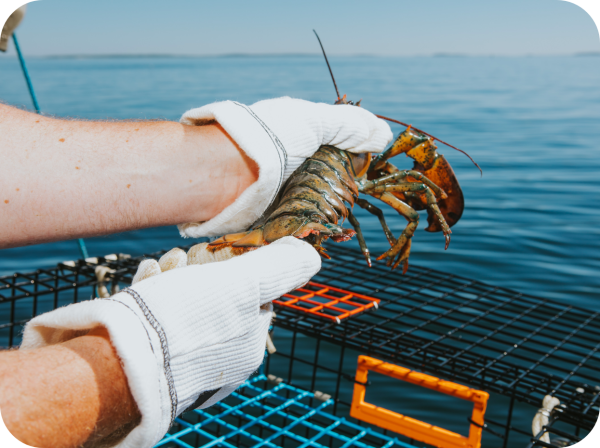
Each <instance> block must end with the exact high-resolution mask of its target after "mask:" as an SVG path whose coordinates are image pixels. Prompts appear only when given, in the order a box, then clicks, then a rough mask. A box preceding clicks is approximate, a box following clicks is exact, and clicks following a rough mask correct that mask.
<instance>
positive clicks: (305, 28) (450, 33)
mask: <svg viewBox="0 0 600 448" xmlns="http://www.w3.org/2000/svg"><path fill="white" fill-rule="evenodd" d="M313 28H316V29H317V31H318V32H319V34H320V35H321V38H322V39H323V41H324V44H325V46H326V49H327V51H328V53H330V54H332V55H351V54H374V55H388V56H403V55H431V54H437V53H453V54H454V53H459V54H467V55H498V56H500V55H554V54H572V53H579V52H599V51H600V39H599V37H598V30H597V28H596V26H595V24H594V22H593V20H592V19H591V18H590V16H588V15H587V13H586V12H585V11H583V10H582V9H580V8H579V7H578V6H576V5H574V4H571V3H567V2H562V1H559V0H418V1H412V0H411V1H408V0H396V1H391V0H390V1H388V0H385V1H383V0H381V1H370V2H367V1H364V0H363V1H353V0H347V1H340V0H331V1H324V0H321V1H313V0H303V1H302V2H289V1H288V2H285V1H272V0H268V1H267V0H265V1H262V0H254V1H241V0H229V1H220V2H216V1H204V0H169V1H164V0H163V1H158V0H118V1H117V0H102V1H99V0H84V1H82V0H41V1H37V2H34V3H30V4H29V9H28V14H27V16H26V18H25V20H24V22H23V23H22V24H21V26H20V27H19V29H18V36H19V38H20V41H21V45H22V47H23V50H24V51H25V52H26V54H27V55H30V56H31V55H72V54H91V55H97V54H149V53H154V54H156V53H160V54H165V53H167V54H185V55H215V54H228V53H250V54H265V53H266V54H270V53H316V52H317V51H318V46H317V42H316V40H315V38H314V36H313V35H312V31H311V30H312V29H313ZM13 52H14V50H13V49H12V46H11V50H10V53H13Z"/></svg>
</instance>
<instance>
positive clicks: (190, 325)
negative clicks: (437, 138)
mask: <svg viewBox="0 0 600 448" xmlns="http://www.w3.org/2000/svg"><path fill="white" fill-rule="evenodd" d="M177 251H179V253H180V254H179V255H183V259H182V258H181V256H177ZM173 255H175V256H173ZM187 258H188V259H189V260H190V261H191V262H194V259H195V258H194V255H193V251H192V250H190V252H189V254H188V256H187ZM185 265H186V256H185V253H184V252H183V251H181V250H180V249H174V250H173V251H170V252H169V253H167V254H165V256H164V257H163V258H161V261H160V268H159V266H158V264H157V263H156V261H154V260H146V261H145V262H142V264H140V268H139V270H138V274H137V275H136V278H135V280H134V285H132V286H131V287H129V288H126V289H124V290H123V291H121V292H119V293H118V294H116V295H114V296H112V297H111V298H109V299H95V300H91V301H87V302H82V303H77V304H74V305H69V306H66V307H63V308H59V309H57V310H54V311H51V312H49V313H46V314H43V315H40V316H38V317H35V318H34V319H32V320H31V321H30V322H29V323H28V324H27V326H26V327H25V332H24V335H23V343H22V345H21V349H22V350H23V349H31V348H38V347H43V346H46V345H51V344H57V343H60V342H64V341H66V340H69V339H71V338H73V337H76V336H80V335H82V334H85V330H89V329H91V328H93V327H96V326H99V325H102V326H104V327H106V329H107V330H108V332H109V334H110V340H111V343H112V345H113V346H114V348H115V350H116V352H117V354H118V355H119V357H120V359H121V361H122V365H123V371H124V372H125V374H126V375H127V381H128V384H129V388H130V389H131V393H132V395H133V397H134V399H135V401H136V403H137V406H138V408H139V410H140V412H141V414H142V420H141V423H140V424H139V425H138V426H137V427H136V428H135V429H134V430H133V431H132V432H131V433H129V435H128V436H127V437H126V438H125V439H124V440H123V441H122V442H121V443H119V445H118V446H119V447H131V448H133V447H135V448H140V447H142V448H144V447H152V446H154V445H155V444H156V443H157V442H158V441H160V439H161V438H162V437H163V435H164V434H165V433H166V432H167V430H168V429H169V427H170V426H171V423H172V422H173V419H174V418H175V417H176V416H178V415H179V414H181V413H182V412H184V411H185V410H190V409H193V408H197V407H199V406H200V407H203V408H204V407H208V406H211V405H212V404H214V403H216V402H217V401H219V400H221V399H223V398H224V397H226V396H227V395H229V394H230V393H231V392H233V391H234V390H235V389H236V388H237V387H238V386H239V385H241V384H242V383H243V382H244V381H245V380H246V379H247V378H248V376H250V375H251V374H252V373H253V372H254V371H256V369H258V367H259V366H260V364H261V363H262V361H263V357H264V353H265V343H266V338H267V334H268V328H269V325H270V322H271V317H272V306H273V305H272V304H271V301H272V300H274V299H276V298H278V297H280V296H281V295H282V294H284V293H287V292H289V291H291V290H293V289H295V288H297V287H299V286H301V285H304V284H305V283H307V282H308V281H309V279H310V278H311V277H312V276H313V275H314V274H316V273H317V272H318V270H319V269H320V267H321V259H320V257H319V255H318V254H317V252H316V251H315V250H314V249H313V248H312V247H311V246H310V245H309V244H307V243H305V242H303V241H300V240H298V239H296V238H293V237H286V238H282V239H280V240H278V241H276V242H274V243H272V244H270V245H268V246H266V247H263V248H260V249H257V250H255V251H253V252H249V253H246V254H244V255H241V256H239V257H236V258H233V259H231V260H228V261H223V262H218V263H212V264H206V265H203V266H198V265H190V266H187V267H185ZM181 266H184V267H181ZM161 268H162V269H161ZM166 269H172V270H169V271H168V272H162V273H160V272H161V271H164V270H166ZM152 273H155V274H159V275H154V276H150V277H149V278H145V279H144V280H141V281H139V282H137V283H136V282H135V281H136V280H139V279H141V278H143V277H148V276H149V275H151V274H152Z"/></svg>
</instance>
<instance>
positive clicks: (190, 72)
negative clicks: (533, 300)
mask: <svg viewBox="0 0 600 448" xmlns="http://www.w3.org/2000/svg"><path fill="white" fill-rule="evenodd" d="M28 64H29V69H30V72H31V78H32V81H33V84H34V86H35V88H36V91H37V95H38V100H39V103H40V106H41V108H42V110H43V111H44V112H45V113H47V114H52V115H57V116H68V117H75V118H85V119H111V118H113V119H126V118H142V119H143V118H164V119H169V120H177V119H178V118H179V116H180V115H181V113H182V112H184V111H185V110H187V109H189V108H192V107H197V106H200V105H203V104H206V103H210V102H213V101H219V100H225V99H232V100H237V101H240V102H243V103H246V104H251V103H253V102H255V101H258V100H261V99H265V98H272V97H278V96H284V95H289V96H292V97H298V98H304V99H307V100H311V101H323V102H332V101H333V100H334V99H335V92H334V89H333V86H332V83H331V80H330V78H329V74H328V72H327V68H326V66H325V64H324V62H323V60H322V58H321V57H317V56H315V57H308V56H305V57H291V56H290V57H253V58H250V57H228V58H128V59H123V58H104V59H36V58H30V59H29V60H28ZM331 64H332V68H333V70H334V73H335V75H336V79H337V82H338V86H339V88H340V91H341V93H346V94H347V95H348V97H349V98H350V99H354V100H358V99H361V98H362V99H363V103H362V105H363V106H364V107H365V108H367V109H369V110H371V111H372V112H375V113H379V114H382V115H386V116H390V117H394V118H397V119H399V120H401V121H404V122H408V123H412V124H413V125H415V126H416V127H418V128H421V129H423V130H425V131H427V132H429V133H431V134H433V135H435V136H437V137H439V138H441V139H443V140H446V141H448V142H450V143H452V144H453V145H455V146H458V147H459V148H461V149H463V150H465V151H467V152H468V153H469V154H470V155H471V156H472V157H473V158H474V159H475V160H476V161H477V162H478V163H479V164H480V165H481V167H482V168H483V176H482V177H481V176H480V174H479V171H478V170H477V169H476V168H475V167H474V166H473V165H472V164H471V163H470V161H469V160H468V159H467V158H466V157H465V156H463V155H462V154H460V153H458V152H456V151H454V150H452V149H451V148H448V147H445V146H443V145H440V147H439V151H440V152H442V153H444V155H445V156H446V157H447V159H448V160H449V162H450V163H451V164H452V166H453V168H454V170H455V172H456V174H457V177H458V179H459V181H460V183H461V186H462V188H463V192H464V195H465V201H466V208H465V212H464V214H463V217H462V219H461V221H460V222H459V223H458V224H457V225H456V226H454V227H453V229H452V230H453V234H452V242H451V244H450V248H449V249H448V250H447V251H444V239H443V236H442V235H441V234H430V233H427V232H425V231H423V230H422V229H423V228H424V227H425V225H424V223H425V219H424V218H425V217H423V219H422V220H421V226H420V229H419V230H417V232H416V234H415V237H414V240H413V246H412V255H411V263H413V264H419V265H427V266H430V267H432V268H435V269H439V270H442V271H447V272H453V273H456V274H459V275H462V276H466V277H471V278H475V279H478V280H481V281H485V282H488V283H492V284H496V285H501V286H503V287H508V288H513V289H516V290H518V291H521V292H525V293H529V294H534V295H539V296H543V297H546V298H551V299H554V300H558V301H561V302H564V303H569V304H573V305H577V306H580V307H585V308H588V309H590V310H599V309H600V275H599V274H598V271H599V270H600V147H599V142H600V89H599V86H600V57H594V56H589V57H529V58H527V57H520V58H509V57H496V58H493V57H412V58H409V57H405V58H375V57H345V58H341V57H340V58H336V57H332V58H331ZM0 74H1V76H0V100H2V101H4V102H6V103H9V104H14V105H19V106H25V107H29V108H30V107H31V101H30V99H29V96H28V93H27V89H26V85H25V83H24V80H23V77H22V74H21V72H20V67H19V65H18V61H17V60H16V59H14V58H8V57H0ZM393 130H394V132H395V133H398V132H399V131H401V130H402V128H401V127H399V126H397V127H396V126H394V127H393ZM394 163H396V164H397V166H399V167H400V168H407V167H410V166H412V165H411V162H410V161H409V160H408V159H406V158H404V157H399V158H396V159H394ZM379 206H380V207H382V208H383V209H384V211H385V213H386V215H387V219H388V223H389V224H390V227H391V228H392V229H393V231H394V232H395V233H396V234H399V233H400V232H401V229H403V228H404V226H405V220H404V219H403V218H401V217H399V216H398V215H397V214H396V213H395V212H394V211H393V210H391V209H389V208H387V207H385V206H383V204H380V205H379ZM357 216H358V218H359V220H360V221H361V224H362V228H363V231H364V232H365V237H366V239H367V243H368V244H369V246H370V249H371V251H372V252H373V253H375V254H379V253H381V252H383V251H384V250H386V248H387V242H386V240H385V238H384V236H383V233H382V231H381V229H380V227H379V223H378V221H377V220H376V219H374V217H372V216H371V215H368V214H366V213H364V212H363V211H362V210H358V211H357ZM0 235H1V234H0ZM184 243H185V244H187V243H188V242H184V241H182V240H181V239H180V238H179V236H178V233H177V231H176V229H175V228H174V227H169V228H156V229H147V230H142V231H136V232H129V233H123V234H118V235H112V236H107V237H103V238H94V239H90V240H87V245H88V250H89V252H90V255H103V254H107V253H114V252H124V253H130V254H132V255H138V254H142V253H148V252H153V251H156V250H159V249H163V248H170V247H173V246H177V245H182V244H184ZM348 244H355V243H348ZM78 257H79V252H78V247H77V244H76V242H75V241H65V242H60V243H53V244H45V245H39V246H31V247H24V248H17V249H8V250H2V251H0V275H4V274H10V273H12V272H15V271H30V270H34V269H36V268H39V267H47V266H51V265H54V264H56V263H57V262H60V261H63V260H69V259H74V258H78ZM524 418H525V419H528V418H529V419H530V418H532V415H530V416H527V415H525V414H524ZM515 446H516V445H515Z"/></svg>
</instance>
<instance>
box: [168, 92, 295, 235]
mask: <svg viewBox="0 0 600 448" xmlns="http://www.w3.org/2000/svg"><path fill="white" fill-rule="evenodd" d="M211 121H217V122H218V123H219V124H220V125H221V126H222V127H223V129H225V131H226V132H227V133H228V134H229V136H230V137H231V138H232V139H233V140H234V141H235V142H236V143H237V144H238V145H239V146H240V148H242V150H244V152H245V153H246V154H247V155H248V157H250V158H251V159H252V160H254V161H255V162H256V164H257V165H258V167H259V176H258V180H257V181H256V182H254V183H253V184H252V185H251V186H250V187H248V188H247V189H246V190H245V191H244V192H243V193H242V194H241V195H240V196H239V197H238V198H237V199H236V200H235V202H234V203H233V204H231V205H229V206H228V207H226V208H225V209H224V210H223V211H222V212H221V213H219V214H218V215H217V216H215V217H214V218H212V219H211V220H209V221H205V222H201V223H186V224H180V225H179V226H178V228H179V232H180V233H181V236H182V237H191V238H199V237H203V236H219V235H224V234H227V233H235V232H240V231H243V230H246V229H248V228H249V227H250V226H251V225H252V224H253V223H254V222H256V220H258V218H260V217H261V215H262V214H263V213H264V212H265V210H267V209H268V208H269V206H270V205H271V204H272V203H273V201H274V200H275V197H276V195H277V192H278V191H279V188H280V187H281V185H282V184H283V182H284V179H285V174H286V168H287V166H288V154H287V151H286V149H285V147H284V146H283V144H282V143H281V141H280V140H279V139H278V138H277V136H276V135H275V134H274V133H273V131H271V129H269V127H268V126H267V125H266V124H265V122H264V121H263V120H261V119H260V118H259V117H258V115H256V113H254V111H253V110H252V109H251V108H250V107H248V106H246V105H244V104H240V103H237V102H235V101H223V102H221V103H213V104H208V105H206V106H204V107H200V108H197V109H192V110H189V111H187V112H186V113H184V114H183V116H182V117H181V120H180V122H181V123H183V124H187V125H197V126H198V125H203V124H207V123H210V122H211Z"/></svg>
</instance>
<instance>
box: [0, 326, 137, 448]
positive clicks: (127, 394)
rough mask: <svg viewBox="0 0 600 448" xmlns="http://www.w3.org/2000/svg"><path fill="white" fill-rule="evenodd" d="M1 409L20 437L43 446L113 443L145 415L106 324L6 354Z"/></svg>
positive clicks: (0, 357) (0, 374) (0, 370)
mask: <svg viewBox="0 0 600 448" xmlns="http://www.w3.org/2000/svg"><path fill="white" fill-rule="evenodd" d="M0 411H1V412H2V419H3V420H4V423H5V424H6V426H7V428H8V430H9V431H10V432H11V433H12V434H13V435H14V436H15V437H16V438H17V439H18V440H20V441H21V442H24V443H26V444H28V445H31V446H34V447H40V448H44V447H53V448H68V447H80V446H85V447H88V448H90V447H99V446H110V445H111V444H114V443H116V442H117V441H119V440H120V439H122V438H123V437H125V436H126V435H127V434H128V433H129V432H130V431H131V430H132V429H133V428H134V427H135V426H136V425H137V424H138V423H139V421H140V419H141V415H140V412H139V410H138V408H137V405H136V403H135V400H134V399H133V396H132V395H131V391H130V389H129V386H128V384H127V378H126V376H125V374H124V372H123V369H122V367H121V362H120V359H119V357H118V356H117V354H116V352H115V349H114V348H113V346H112V345H111V343H110V338H109V335H108V332H107V331H106V329H105V328H104V327H96V328H94V329H92V330H91V331H89V332H88V333H87V334H86V335H82V336H79V337H75V338H73V339H70V340H67V341H65V342H63V343H60V344H56V345H51V346H47V347H44V348H38V349H34V350H7V351H3V352H0Z"/></svg>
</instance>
